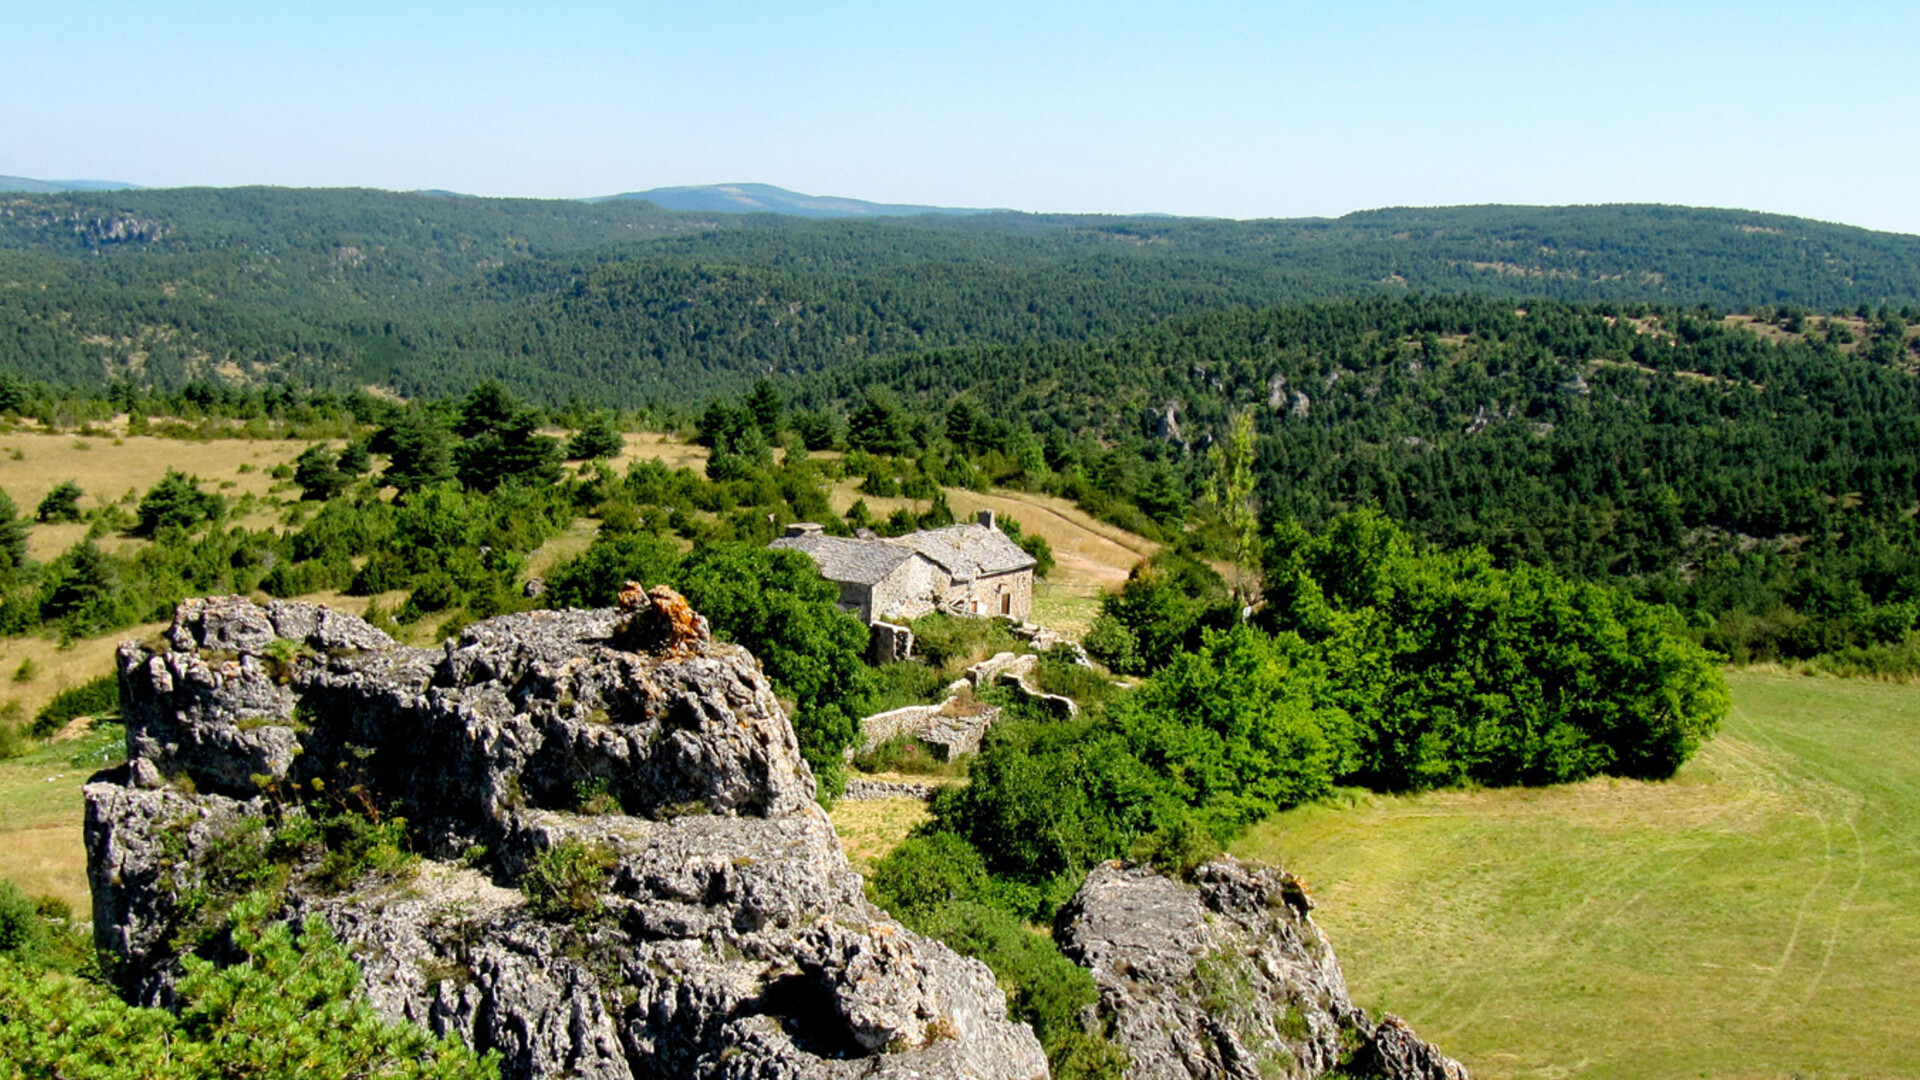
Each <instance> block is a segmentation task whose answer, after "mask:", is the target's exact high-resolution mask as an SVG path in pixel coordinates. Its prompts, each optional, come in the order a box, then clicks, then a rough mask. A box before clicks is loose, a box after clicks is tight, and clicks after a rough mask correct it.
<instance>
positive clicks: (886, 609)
mask: <svg viewBox="0 0 1920 1080" xmlns="http://www.w3.org/2000/svg"><path fill="white" fill-rule="evenodd" d="M949 587H950V583H949V582H948V580H947V575H946V572H945V571H943V570H941V569H940V568H939V567H938V566H935V565H934V564H933V562H932V561H931V560H929V559H927V558H925V557H923V556H919V555H915V556H914V557H913V558H911V559H908V560H907V561H906V562H903V563H901V564H900V565H899V566H897V567H895V568H894V571H893V573H891V574H888V575H887V576H886V577H884V578H882V579H880V581H878V582H876V583H875V584H874V586H873V608H872V611H871V612H870V614H869V615H868V621H872V620H874V619H885V620H886V621H887V622H895V623H903V622H908V621H910V620H912V619H917V618H919V617H920V616H922V615H925V614H927V613H928V612H930V611H932V610H934V603H935V598H936V597H941V596H944V595H945V593H946V590H947V589H948V588H949Z"/></svg>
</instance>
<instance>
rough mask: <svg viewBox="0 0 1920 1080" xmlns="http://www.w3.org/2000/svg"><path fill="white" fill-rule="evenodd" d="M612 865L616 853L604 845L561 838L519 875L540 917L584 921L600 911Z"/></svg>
mask: <svg viewBox="0 0 1920 1080" xmlns="http://www.w3.org/2000/svg"><path fill="white" fill-rule="evenodd" d="M613 867H614V857H613V852H611V851H609V850H608V849H607V848H605V847H604V846H602V845H599V844H587V843H582V842H581V841H579V840H572V839H568V840H562V841H560V843H558V844H556V845H554V846H553V847H551V848H548V849H547V850H546V851H543V852H541V853H540V854H538V855H536V856H534V858H533V860H532V862H530V863H529V864H528V865H527V870H526V873H524V874H522V875H520V890H521V891H522V892H524V893H526V894H527V907H528V909H529V910H531V911H532V912H533V913H534V914H535V915H537V916H539V917H540V918H543V919H553V920H556V921H559V922H576V923H577V922H583V921H585V920H587V919H591V918H593V917H594V916H596V915H599V914H600V912H601V910H602V908H603V905H602V901H601V893H602V892H603V891H605V889H606V885H607V877H608V876H609V875H610V874H611V873H612V872H613Z"/></svg>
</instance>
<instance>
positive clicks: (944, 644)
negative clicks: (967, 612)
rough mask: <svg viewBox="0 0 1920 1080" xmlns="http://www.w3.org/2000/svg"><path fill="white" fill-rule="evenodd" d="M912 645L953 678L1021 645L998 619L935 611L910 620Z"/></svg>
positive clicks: (928, 662)
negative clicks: (970, 666)
mask: <svg viewBox="0 0 1920 1080" xmlns="http://www.w3.org/2000/svg"><path fill="white" fill-rule="evenodd" d="M912 629H913V648H914V651H915V652H917V653H919V654H920V657H921V658H922V659H923V660H925V661H926V662H927V664H928V665H930V666H931V667H933V668H935V669H937V670H938V671H940V672H942V673H943V675H944V677H945V678H947V679H952V678H953V677H955V676H957V675H959V674H960V672H961V671H962V670H963V669H965V668H966V667H968V666H969V665H972V664H975V663H978V662H980V661H982V660H985V659H986V658H987V657H989V656H992V655H994V654H995V653H1002V652H1018V651H1020V650H1021V649H1022V648H1023V647H1024V646H1023V645H1022V643H1021V641H1020V640H1019V639H1018V638H1016V637H1014V636H1013V634H1012V633H1010V632H1009V631H1008V629H1007V626H1006V624H1005V623H1003V622H1001V621H1000V620H998V619H972V618H961V617H958V616H954V615H948V614H945V613H942V612H936V613H934V614H932V615H922V616H921V617H919V618H918V619H915V620H913V623H912Z"/></svg>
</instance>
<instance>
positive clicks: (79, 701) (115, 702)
mask: <svg viewBox="0 0 1920 1080" xmlns="http://www.w3.org/2000/svg"><path fill="white" fill-rule="evenodd" d="M119 715H120V679H119V677H118V676H115V675H102V676H100V677H99V678H97V679H89V680H87V681H86V682H84V683H81V684H80V685H79V686H76V687H74V688H73V689H71V690H62V691H61V692H60V693H58V694H55V695H54V696H53V700H52V701H49V702H47V706H46V708H44V709H41V710H40V712H39V713H38V714H37V715H35V716H34V718H33V734H34V735H36V736H38V737H39V738H43V739H44V738H46V737H47V736H49V735H51V734H53V733H54V732H56V731H59V730H60V729H61V728H62V727H65V726H66V725H67V723H68V722H69V721H72V720H73V719H75V718H76V717H81V716H91V717H93V718H95V719H96V720H98V719H103V718H104V719H113V718H115V717H118V716H119Z"/></svg>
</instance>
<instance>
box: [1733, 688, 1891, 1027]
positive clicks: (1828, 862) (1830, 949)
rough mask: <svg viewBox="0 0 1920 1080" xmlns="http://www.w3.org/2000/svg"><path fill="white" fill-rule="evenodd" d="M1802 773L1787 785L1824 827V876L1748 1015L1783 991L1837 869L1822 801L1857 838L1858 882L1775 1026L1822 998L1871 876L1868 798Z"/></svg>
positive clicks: (1751, 725)
mask: <svg viewBox="0 0 1920 1080" xmlns="http://www.w3.org/2000/svg"><path fill="white" fill-rule="evenodd" d="M1733 712H1734V714H1735V715H1737V716H1738V717H1739V719H1740V720H1741V722H1742V723H1743V724H1745V725H1746V727H1747V728H1748V729H1749V730H1751V731H1752V732H1753V733H1754V735H1755V736H1757V737H1758V738H1760V739H1761V740H1763V741H1764V742H1765V743H1766V744H1767V746H1768V747H1769V748H1770V749H1772V750H1773V751H1774V752H1775V753H1776V754H1778V755H1779V756H1780V757H1781V758H1782V759H1784V760H1788V761H1798V760H1799V758H1798V757H1797V756H1796V755H1794V754H1793V753H1792V752H1791V751H1789V750H1788V749H1787V748H1786V747H1785V746H1784V745H1782V744H1781V742H1780V740H1779V739H1778V738H1776V737H1775V736H1774V735H1773V734H1771V733H1770V732H1769V731H1767V730H1766V728H1764V727H1762V726H1761V725H1760V724H1758V723H1756V722H1755V721H1754V719H1753V717H1752V716H1751V715H1750V714H1748V713H1747V712H1746V711H1745V710H1743V709H1741V708H1739V707H1737V706H1736V707H1735V708H1734V709H1733ZM1799 772H1800V773H1801V775H1794V774H1793V771H1789V772H1787V773H1785V774H1784V778H1785V779H1786V780H1787V781H1788V782H1789V783H1792V784H1794V785H1795V786H1796V787H1799V788H1801V789H1803V790H1804V791H1805V792H1806V796H1807V797H1806V799H1805V803H1806V807H1807V809H1808V811H1809V812H1811V813H1812V814H1813V815H1814V816H1815V818H1816V819H1817V820H1818V821H1819V823H1820V838H1821V842H1822V845H1823V849H1824V850H1823V852H1822V857H1821V863H1822V872H1821V875H1820V880H1819V881H1816V882H1815V883H1814V884H1813V886H1812V887H1811V888H1809V889H1808V890H1807V893H1806V894H1805V895H1804V896H1803V897H1802V898H1801V903H1800V908H1799V910H1798V911H1797V912H1796V914H1795V918H1794V923H1793V932H1792V933H1791V934H1789V935H1788V937H1787V943H1786V945H1785V946H1784V947H1783V948H1782V949H1781V952H1780V959H1779V960H1778V961H1777V962H1776V963H1775V964H1774V965H1773V969H1772V971H1771V973H1770V974H1769V975H1768V977H1767V981H1766V983H1765V985H1764V986H1763V988H1762V989H1761V991H1760V992H1759V993H1758V994H1756V995H1754V997H1753V998H1752V1000H1751V1002H1750V1003H1749V1005H1748V1007H1747V1012H1749V1013H1755V1012H1759V1011H1761V1010H1762V1009H1763V1008H1765V1007H1766V1006H1767V1002H1768V1001H1769V1000H1770V999H1771V998H1772V997H1773V996H1774V994H1775V993H1776V992H1777V991H1778V990H1779V988H1780V984H1781V982H1782V977H1783V976H1784V975H1785V973H1786V971H1787V968H1788V966H1789V964H1791V962H1792V960H1793V954H1794V951H1795V949H1796V948H1797V947H1798V945H1799V941H1800V935H1801V932H1802V931H1803V930H1804V929H1805V926H1806V922H1807V919H1808V915H1809V912H1810V911H1811V909H1812V906H1813V901H1814V899H1815V897H1816V895H1817V894H1818V893H1819V892H1820V890H1822V889H1824V888H1825V887H1826V885H1827V883H1828V882H1829V881H1831V880H1832V879H1833V875H1834V872H1835V870H1836V869H1837V868H1838V863H1839V859H1838V858H1837V857H1836V856H1835V854H1834V844H1833V833H1834V828H1833V824H1832V821H1831V819H1830V818H1829V817H1828V814H1827V813H1826V812H1825V811H1823V810H1822V809H1821V806H1820V803H1821V802H1822V801H1823V800H1827V801H1832V802H1837V803H1839V804H1841V809H1840V810H1839V811H1838V816H1839V818H1840V820H1841V821H1842V822H1844V823H1845V825H1846V827H1847V831H1848V833H1849V835H1851V836H1852V838H1853V857H1854V876H1853V883H1852V885H1851V887H1849V888H1848V889H1847V892H1846V894H1845V895H1844V896H1843V897H1841V898H1840V899H1839V900H1838V901H1836V902H1835V903H1834V905H1833V914H1832V919H1831V921H1830V923H1829V926H1828V929H1827V933H1826V940H1825V943H1824V947H1823V948H1822V949H1821V955H1820V963H1819V966H1818V967H1817V968H1814V969H1812V975H1811V978H1810V979H1809V980H1808V982H1807V986H1806V990H1805V992H1804V993H1802V994H1801V995H1800V997H1799V1000H1798V1001H1797V1002H1792V1003H1790V1002H1786V1001H1782V1002H1780V1003H1779V1004H1777V1005H1775V1006H1773V1007H1772V1008H1771V1010H1769V1011H1770V1012H1771V1013H1772V1014H1773V1018H1774V1019H1775V1020H1776V1021H1778V1020H1785V1019H1788V1018H1790V1017H1793V1016H1798V1015H1801V1014H1802V1013H1803V1012H1804V1010H1805V1009H1806V1007H1807V1005H1808V1003H1809V1002H1811V1001H1812V1000H1813V996H1814V994H1816V993H1817V992H1819V989H1820V987H1821V985H1822V984H1824V983H1825V982H1826V978H1827V974H1828V973H1829V972H1830V971H1831V970H1832V967H1833V954H1834V951H1835V950H1836V949H1837V948H1838V947H1839V942H1840V932H1841V929H1842V926H1843V924H1844V922H1845V918H1846V912H1847V910H1848V909H1849V908H1850V907H1851V906H1852V903H1853V901H1854V899H1855V898H1856V897H1858V896H1859V893H1860V889H1861V888H1862V886H1863V885H1864V884H1865V882H1866V876H1867V853H1866V845H1865V843H1864V841H1863V838H1862V837H1861V835H1860V829H1859V825H1858V818H1859V814H1860V811H1861V810H1862V809H1863V808H1864V807H1865V805H1866V802H1867V799H1866V796H1864V795H1863V794H1861V793H1860V792H1858V791H1854V790H1853V789H1851V788H1848V787H1844V786H1842V785H1839V784H1835V783H1833V782H1831V781H1828V780H1824V779H1822V778H1820V777H1818V776H1816V775H1814V774H1813V772H1812V770H1811V769H1806V768H1804V767H1803V768H1802V769H1801V770H1799Z"/></svg>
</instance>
